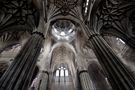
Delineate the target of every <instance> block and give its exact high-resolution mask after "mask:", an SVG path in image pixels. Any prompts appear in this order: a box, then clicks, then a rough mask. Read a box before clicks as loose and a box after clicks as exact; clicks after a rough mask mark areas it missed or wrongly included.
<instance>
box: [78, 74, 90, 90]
mask: <svg viewBox="0 0 135 90" xmlns="http://www.w3.org/2000/svg"><path fill="white" fill-rule="evenodd" d="M79 78H80V83H81V87H82V90H93V85H92V81H91V79H90V76H89V74H88V72H86V71H84V72H80V74H79Z"/></svg>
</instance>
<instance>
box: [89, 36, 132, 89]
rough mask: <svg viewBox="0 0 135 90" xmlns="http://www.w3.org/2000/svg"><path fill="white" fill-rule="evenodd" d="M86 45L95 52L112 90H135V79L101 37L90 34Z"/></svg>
mask: <svg viewBox="0 0 135 90" xmlns="http://www.w3.org/2000/svg"><path fill="white" fill-rule="evenodd" d="M88 43H89V44H90V46H91V48H92V49H93V51H94V52H95V54H96V56H97V58H98V61H99V63H100V64H101V66H102V67H103V70H104V71H105V73H106V76H107V77H108V79H109V82H110V84H111V85H112V88H113V89H114V90H135V78H134V76H133V75H132V74H131V73H130V72H129V71H128V69H127V68H126V67H125V66H124V64H123V63H122V62H121V60H120V58H119V57H118V56H117V55H116V54H115V52H114V51H113V50H112V48H111V47H110V46H109V45H108V44H107V43H106V41H105V40H104V39H103V38H102V36H100V35H98V34H92V35H91V36H90V37H89V40H88Z"/></svg>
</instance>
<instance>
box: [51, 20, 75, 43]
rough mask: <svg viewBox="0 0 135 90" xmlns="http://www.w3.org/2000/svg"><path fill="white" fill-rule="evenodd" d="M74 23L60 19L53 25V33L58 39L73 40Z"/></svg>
mask: <svg viewBox="0 0 135 90" xmlns="http://www.w3.org/2000/svg"><path fill="white" fill-rule="evenodd" d="M74 28H75V27H74V24H73V23H71V22H70V21H67V20H58V21H57V22H55V23H54V24H53V26H52V35H53V36H54V38H55V39H56V40H57V41H72V40H73V39H74V37H75V29H74Z"/></svg>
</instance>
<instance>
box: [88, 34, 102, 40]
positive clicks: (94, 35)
mask: <svg viewBox="0 0 135 90" xmlns="http://www.w3.org/2000/svg"><path fill="white" fill-rule="evenodd" d="M96 36H101V35H100V34H97V33H94V34H92V35H90V37H89V39H88V40H91V39H92V38H93V37H96Z"/></svg>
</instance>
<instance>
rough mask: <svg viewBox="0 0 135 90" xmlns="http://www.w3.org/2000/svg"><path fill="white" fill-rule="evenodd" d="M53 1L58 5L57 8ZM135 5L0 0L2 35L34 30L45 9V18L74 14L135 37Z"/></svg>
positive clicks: (131, 1)
mask: <svg viewBox="0 0 135 90" xmlns="http://www.w3.org/2000/svg"><path fill="white" fill-rule="evenodd" d="M52 5H54V7H56V8H57V9H55V10H53V9H54V7H52ZM134 8H135V0H0V37H2V35H3V34H4V33H7V32H8V35H9V32H13V33H14V32H16V33H17V34H18V32H20V31H24V32H25V31H27V32H32V31H33V29H34V28H35V27H37V26H38V23H39V17H40V14H41V13H43V14H44V20H45V21H47V20H48V17H47V16H49V15H51V17H49V18H54V17H56V16H67V15H69V14H70V15H71V16H72V17H74V18H76V19H83V20H84V21H85V24H87V25H88V26H89V28H91V30H94V31H96V32H98V33H101V34H102V35H114V36H117V37H120V38H122V39H123V40H125V41H127V40H129V39H131V40H133V41H134V38H135V9H134ZM78 9H79V10H78ZM50 10H52V11H54V12H53V13H51V12H50ZM40 11H42V12H40ZM68 19H70V18H68ZM11 34H12V33H11ZM9 36H10V35H9ZM16 36H17V35H16ZM125 37H126V38H125Z"/></svg>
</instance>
